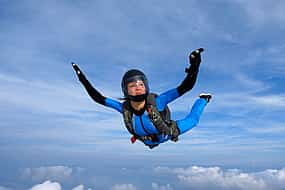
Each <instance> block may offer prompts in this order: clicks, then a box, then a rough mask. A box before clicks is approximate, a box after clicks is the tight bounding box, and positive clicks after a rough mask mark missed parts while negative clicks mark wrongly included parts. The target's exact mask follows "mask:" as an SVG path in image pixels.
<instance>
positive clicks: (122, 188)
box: [111, 184, 137, 190]
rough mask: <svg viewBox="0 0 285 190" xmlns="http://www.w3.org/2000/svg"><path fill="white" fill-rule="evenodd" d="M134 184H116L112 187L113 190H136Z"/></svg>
mask: <svg viewBox="0 0 285 190" xmlns="http://www.w3.org/2000/svg"><path fill="white" fill-rule="evenodd" d="M136 189H137V188H136V187H135V186H134V185H133V184H116V185H114V186H112V188H111V190H136Z"/></svg>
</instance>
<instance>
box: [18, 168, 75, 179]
mask: <svg viewBox="0 0 285 190" xmlns="http://www.w3.org/2000/svg"><path fill="white" fill-rule="evenodd" d="M71 175H72V168H69V167H66V166H50V167H39V168H25V169H24V170H23V176H24V177H26V178H32V180H47V179H56V180H62V179H67V178H69V177H70V176H71Z"/></svg>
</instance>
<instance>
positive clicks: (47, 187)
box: [30, 181, 61, 190]
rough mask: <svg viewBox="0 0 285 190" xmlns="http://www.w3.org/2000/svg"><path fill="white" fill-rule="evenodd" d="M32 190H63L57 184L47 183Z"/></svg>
mask: <svg viewBox="0 0 285 190" xmlns="http://www.w3.org/2000/svg"><path fill="white" fill-rule="evenodd" d="M30 190H61V186H60V184H59V183H57V182H51V181H46V182H44V183H42V184H38V185H35V186H34V187H32V188H31V189H30Z"/></svg>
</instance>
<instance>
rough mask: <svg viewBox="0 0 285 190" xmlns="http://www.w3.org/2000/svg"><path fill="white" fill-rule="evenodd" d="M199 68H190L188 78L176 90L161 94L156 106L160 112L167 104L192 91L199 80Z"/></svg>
mask: <svg viewBox="0 0 285 190" xmlns="http://www.w3.org/2000/svg"><path fill="white" fill-rule="evenodd" d="M198 71H199V68H197V67H193V66H192V65H191V66H190V68H189V70H188V73H187V76H186V77H185V79H184V80H183V81H182V82H181V84H180V85H179V86H178V87H177V88H174V89H171V90H168V91H166V92H164V93H162V94H160V95H159V96H158V97H157V98H156V105H157V108H158V110H159V111H162V110H163V109H164V108H165V106H166V105H167V104H169V103H170V102H172V101H174V100H175V99H177V98H178V97H180V96H182V95H183V94H185V93H186V92H188V91H190V90H191V89H192V88H193V87H194V85H195V83H196V80H197V75H198Z"/></svg>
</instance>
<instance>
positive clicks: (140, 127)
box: [105, 88, 207, 146]
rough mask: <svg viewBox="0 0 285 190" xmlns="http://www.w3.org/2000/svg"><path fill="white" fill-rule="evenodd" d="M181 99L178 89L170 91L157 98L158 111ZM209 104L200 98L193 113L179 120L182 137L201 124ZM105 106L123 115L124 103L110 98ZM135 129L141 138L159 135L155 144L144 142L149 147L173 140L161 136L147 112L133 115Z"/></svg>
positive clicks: (149, 141)
mask: <svg viewBox="0 0 285 190" xmlns="http://www.w3.org/2000/svg"><path fill="white" fill-rule="evenodd" d="M178 97H179V93H178V91H177V89H176V88H174V89H171V90H168V91H166V92H164V93H162V94H160V95H159V96H157V97H156V105H157V109H158V111H163V110H164V108H165V107H166V106H167V104H168V103H170V102H172V101H173V100H175V99H176V98H178ZM206 104H207V101H206V100H205V99H203V98H199V99H197V100H196V101H195V103H194V105H193V106H192V109H191V112H190V113H189V114H188V115H187V116H186V117H185V118H184V119H182V120H177V121H176V122H177V126H178V128H179V131H180V135H181V134H183V133H185V132H187V131H189V130H190V129H192V128H193V127H194V126H196V125H197V124H198V122H199V119H200V116H201V114H202V112H203V110H204V108H205V106H206ZM105 105H106V106H107V107H110V108H113V109H115V110H117V111H118V112H120V113H122V103H121V102H119V101H116V100H113V99H110V98H106V99H105ZM133 128H134V131H135V134H137V135H139V136H147V135H149V134H158V141H156V142H154V141H151V140H144V141H143V142H144V144H146V145H148V146H153V145H158V144H160V143H163V142H166V141H168V140H170V139H171V136H169V135H162V134H160V135H159V132H158V130H157V129H156V128H155V126H154V125H153V124H152V122H151V120H150V119H149V116H148V113H147V111H145V112H144V113H143V114H142V115H135V114H134V115H133Z"/></svg>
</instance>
